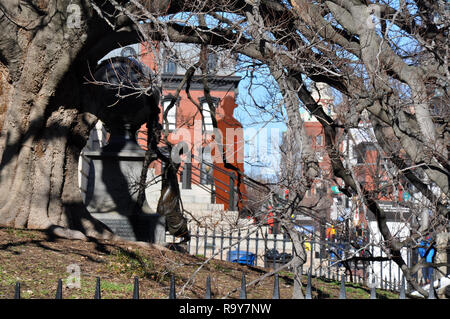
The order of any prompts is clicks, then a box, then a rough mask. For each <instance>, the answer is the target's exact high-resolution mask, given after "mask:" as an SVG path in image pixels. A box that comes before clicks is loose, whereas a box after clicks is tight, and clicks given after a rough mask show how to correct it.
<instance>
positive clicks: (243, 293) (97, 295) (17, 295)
mask: <svg viewBox="0 0 450 319" xmlns="http://www.w3.org/2000/svg"><path fill="white" fill-rule="evenodd" d="M340 281H341V285H340V290H339V299H347V296H346V291H345V287H346V286H345V284H346V281H345V276H342V277H341V280H340ZM311 291H312V286H311V273H310V272H309V273H308V279H307V286H306V289H305V292H306V293H305V299H313V298H312V293H311ZM93 298H94V299H101V298H102V297H101V281H100V277H97V281H96V287H95V292H94V295H93ZM131 298H132V299H139V278H138V277H135V278H134V287H133V294H132V296H131ZM176 298H177V294H176V286H175V276H174V275H172V276H171V278H170V288H169V294H168V299H176ZM239 298H240V299H247V284H246V279H245V274H244V273H242V279H241V288H240V292H239ZM14 299H21V291H20V282H17V283H16V287H15V292H14ZM55 299H63V294H62V280H61V279H59V280H58V283H57V288H56V295H55ZM204 299H212V294H211V279H210V277H208V278H207V279H206V287H205V297H204ZM272 299H280V287H279V278H278V274H274V275H273V294H272ZM370 299H377V295H376V289H375V286H372V287H371V290H370ZM399 299H406V293H405V280H404V279H403V280H402V284H401V287H400V294H399ZM428 299H436V297H435V294H434V289H433V287H432V285H430V289H429V295H428Z"/></svg>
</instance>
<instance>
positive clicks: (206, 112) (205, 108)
mask: <svg viewBox="0 0 450 319" xmlns="http://www.w3.org/2000/svg"><path fill="white" fill-rule="evenodd" d="M219 100H220V99H218V98H215V97H213V98H212V102H213V107H214V109H217V105H219ZM199 101H200V105H201V107H202V118H203V124H204V126H202V127H204V129H205V130H206V131H207V132H210V131H212V130H213V129H214V125H213V121H212V116H211V110H210V107H209V104H208V102H207V100H206V98H204V97H203V98H200V99H199Z"/></svg>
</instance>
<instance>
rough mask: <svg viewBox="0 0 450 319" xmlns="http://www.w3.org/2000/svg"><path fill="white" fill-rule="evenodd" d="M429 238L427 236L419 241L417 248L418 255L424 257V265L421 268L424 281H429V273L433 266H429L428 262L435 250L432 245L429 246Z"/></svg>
mask: <svg viewBox="0 0 450 319" xmlns="http://www.w3.org/2000/svg"><path fill="white" fill-rule="evenodd" d="M430 245H431V238H430V236H427V237H426V239H424V240H422V241H421V242H420V246H419V248H418V250H419V255H420V257H421V258H422V259H423V258H425V262H426V266H425V267H423V268H422V276H423V278H424V280H425V283H426V284H428V283H430V280H431V275H432V273H433V267H429V266H428V264H430V263H432V262H433V258H434V254H435V250H434V248H433V246H431V247H430Z"/></svg>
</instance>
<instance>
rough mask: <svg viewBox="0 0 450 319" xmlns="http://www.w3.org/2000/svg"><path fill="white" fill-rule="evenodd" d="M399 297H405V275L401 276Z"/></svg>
mask: <svg viewBox="0 0 450 319" xmlns="http://www.w3.org/2000/svg"><path fill="white" fill-rule="evenodd" d="M399 299H406V298H405V276H402V285H401V287H400V296H399Z"/></svg>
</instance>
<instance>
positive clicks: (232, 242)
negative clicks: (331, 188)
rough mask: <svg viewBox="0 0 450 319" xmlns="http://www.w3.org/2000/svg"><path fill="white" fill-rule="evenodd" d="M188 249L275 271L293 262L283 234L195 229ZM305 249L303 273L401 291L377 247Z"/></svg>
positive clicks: (395, 271)
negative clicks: (305, 258) (343, 278)
mask: <svg viewBox="0 0 450 319" xmlns="http://www.w3.org/2000/svg"><path fill="white" fill-rule="evenodd" d="M266 229H267V228H266ZM187 250H188V252H189V253H190V254H192V255H200V256H204V257H206V258H215V259H220V260H227V261H231V262H236V263H239V264H243V265H248V266H260V267H265V268H273V269H277V268H279V267H280V266H282V265H285V264H286V263H288V262H289V261H290V260H291V259H292V243H291V241H290V239H289V238H288V237H287V236H286V235H284V234H268V232H267V231H265V233H262V232H260V231H255V230H253V231H250V230H246V231H241V230H239V229H238V230H236V231H234V232H230V231H227V230H224V229H220V230H216V229H212V230H208V229H205V228H196V229H194V230H191V241H190V243H189V244H188V246H187ZM305 250H306V254H307V260H306V263H305V264H304V265H303V266H302V268H301V273H302V274H308V273H310V274H312V275H313V276H316V277H320V278H325V279H329V280H339V278H340V277H345V280H346V281H349V282H353V283H360V284H369V285H371V284H372V283H373V284H374V285H375V286H376V288H380V289H386V290H391V291H400V289H401V281H402V277H403V274H402V272H401V270H400V268H399V267H398V266H397V264H396V263H395V262H393V261H392V260H391V259H390V258H388V257H387V256H386V255H385V254H384V253H383V251H382V250H381V249H380V248H379V247H378V246H377V245H374V244H370V243H365V244H356V243H353V242H346V241H332V242H331V241H326V240H325V241H322V240H318V239H315V240H306V241H305ZM403 255H404V256H403V257H404V259H405V260H407V261H408V263H411V259H412V252H411V251H410V250H406V249H405V250H404V251H403ZM419 282H421V281H420V278H419ZM407 288H408V287H407Z"/></svg>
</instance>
